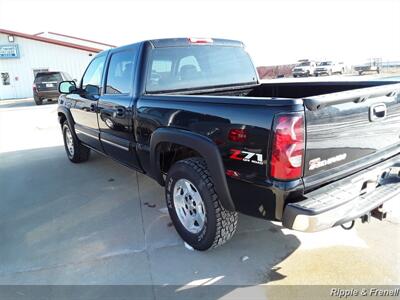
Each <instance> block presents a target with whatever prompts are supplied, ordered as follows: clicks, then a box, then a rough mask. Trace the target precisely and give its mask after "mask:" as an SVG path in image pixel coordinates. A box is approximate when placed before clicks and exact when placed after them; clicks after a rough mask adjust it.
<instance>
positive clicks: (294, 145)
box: [270, 113, 304, 180]
mask: <svg viewBox="0 0 400 300" xmlns="http://www.w3.org/2000/svg"><path fill="white" fill-rule="evenodd" d="M303 159H304V116H303V114H301V113H294V114H284V115H277V116H276V117H275V119H274V139H273V143H272V155H271V162H270V174H271V176H272V177H273V178H276V179H279V180H292V179H297V178H300V177H301V176H302V173H303Z"/></svg>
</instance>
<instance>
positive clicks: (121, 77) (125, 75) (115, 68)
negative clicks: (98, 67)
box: [106, 51, 134, 94]
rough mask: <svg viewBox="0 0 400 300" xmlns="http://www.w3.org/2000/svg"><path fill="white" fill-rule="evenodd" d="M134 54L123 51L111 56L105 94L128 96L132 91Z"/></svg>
mask: <svg viewBox="0 0 400 300" xmlns="http://www.w3.org/2000/svg"><path fill="white" fill-rule="evenodd" d="M133 64H134V53H133V52H132V51H123V52H117V53H114V54H113V55H112V56H111V59H110V64H109V67H108V72H107V81H106V82H107V83H106V94H129V93H130V92H131V90H132V83H133V67H134V65H133Z"/></svg>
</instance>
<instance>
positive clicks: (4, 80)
mask: <svg viewBox="0 0 400 300" xmlns="http://www.w3.org/2000/svg"><path fill="white" fill-rule="evenodd" d="M1 83H2V84H3V85H10V74H8V73H7V72H4V73H1Z"/></svg>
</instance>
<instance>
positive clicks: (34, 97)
mask: <svg viewBox="0 0 400 300" xmlns="http://www.w3.org/2000/svg"><path fill="white" fill-rule="evenodd" d="M33 100H34V101H35V103H36V105H42V104H43V99H41V98H40V97H39V96H33Z"/></svg>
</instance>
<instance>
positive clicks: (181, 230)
mask: <svg viewBox="0 0 400 300" xmlns="http://www.w3.org/2000/svg"><path fill="white" fill-rule="evenodd" d="M180 179H183V180H188V181H190V182H191V183H192V184H193V186H194V188H195V189H197V191H198V192H199V193H200V196H201V199H202V201H203V203H204V211H205V221H204V225H203V227H202V228H201V230H200V231H199V232H198V233H192V232H190V231H189V230H188V229H187V228H186V227H185V225H183V224H182V222H181V221H180V219H179V216H178V215H177V212H176V209H175V200H174V195H173V194H174V189H175V185H176V183H177V182H178V180H180ZM197 191H196V192H197ZM165 196H166V201H167V207H168V211H169V214H170V216H171V219H172V222H173V223H174V225H175V229H176V231H177V232H178V234H179V235H180V236H181V238H182V239H183V240H184V241H185V242H186V243H188V244H189V245H190V246H192V247H193V248H194V249H196V250H201V251H204V250H207V249H210V248H215V247H218V246H220V245H222V244H224V243H225V242H227V241H228V240H229V239H230V238H231V237H232V236H233V235H234V233H235V231H236V227H237V222H238V213H237V212H232V211H228V210H226V209H225V208H224V207H223V206H222V204H221V202H220V200H219V197H218V195H217V193H216V192H215V189H214V183H213V180H212V178H211V176H210V173H209V171H208V169H207V165H206V163H205V161H204V160H203V159H202V158H189V159H185V160H180V161H178V162H176V163H175V164H174V165H173V166H172V167H171V168H170V170H169V171H168V175H167V180H166V185H165ZM186 208H187V207H186ZM190 214H191V213H190Z"/></svg>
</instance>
